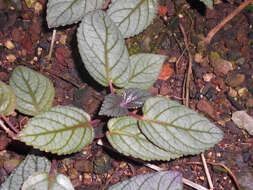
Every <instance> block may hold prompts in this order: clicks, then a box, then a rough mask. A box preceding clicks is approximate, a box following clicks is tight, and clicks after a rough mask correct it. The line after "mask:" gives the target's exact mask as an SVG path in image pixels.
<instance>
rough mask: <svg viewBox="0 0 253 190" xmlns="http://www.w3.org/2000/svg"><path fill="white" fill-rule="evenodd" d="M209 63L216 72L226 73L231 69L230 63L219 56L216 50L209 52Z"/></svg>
mask: <svg viewBox="0 0 253 190" xmlns="http://www.w3.org/2000/svg"><path fill="white" fill-rule="evenodd" d="M210 63H211V65H212V66H213V68H214V72H215V73H216V74H221V75H226V74H228V72H229V71H232V70H233V65H232V63H231V62H229V61H227V60H225V59H222V58H220V56H219V54H218V53H216V52H211V55H210Z"/></svg>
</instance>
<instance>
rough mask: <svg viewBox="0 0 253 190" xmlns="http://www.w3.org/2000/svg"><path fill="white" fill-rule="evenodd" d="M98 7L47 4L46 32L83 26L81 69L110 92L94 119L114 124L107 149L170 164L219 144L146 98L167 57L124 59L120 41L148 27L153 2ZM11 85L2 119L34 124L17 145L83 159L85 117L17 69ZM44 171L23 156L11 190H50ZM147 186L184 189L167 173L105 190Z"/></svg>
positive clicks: (184, 114)
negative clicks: (14, 116) (16, 117)
mask: <svg viewBox="0 0 253 190" xmlns="http://www.w3.org/2000/svg"><path fill="white" fill-rule="evenodd" d="M103 4H104V0H93V1H88V0H87V1H86V0H78V1H76V0H75V1H74V0H72V1H66V0H49V1H48V8H47V21H48V25H49V27H51V28H52V27H58V26H63V25H68V24H73V23H76V22H79V21H81V23H80V24H79V27H78V32H77V41H78V47H79V51H80V54H81V57H82V60H83V63H84V66H85V68H86V69H87V71H88V72H89V74H90V75H91V76H92V77H93V78H94V79H95V80H96V81H97V82H98V83H99V84H101V85H103V86H105V87H109V88H110V91H111V93H110V94H109V95H107V96H106V97H105V99H104V101H103V104H102V107H101V109H100V112H99V114H100V115H105V116H108V117H114V118H111V119H109V121H108V123H107V127H108V131H107V132H106V137H107V139H108V141H109V142H110V144H111V145H112V146H113V147H114V148H115V149H116V150H117V151H118V152H120V153H122V154H124V155H126V156H131V157H134V158H139V159H142V160H146V161H152V160H164V161H165V160H166V161H169V160H171V159H176V158H179V157H182V156H185V155H194V154H199V153H201V152H203V151H205V150H207V149H209V148H210V147H212V146H214V145H215V144H216V143H218V142H219V141H220V140H221V139H222V138H223V133H222V131H221V130H220V129H219V128H217V127H216V126H215V125H214V124H213V123H212V122H210V121H209V120H208V119H206V118H205V117H203V116H201V115H200V114H199V113H197V112H195V111H193V110H190V109H188V108H186V107H185V106H183V105H180V104H179V103H177V102H176V101H173V100H170V99H169V98H167V97H162V96H157V97H152V96H151V94H150V93H149V92H147V91H146V90H147V89H148V88H149V87H151V86H152V85H153V84H154V82H155V81H156V79H157V77H158V75H159V73H160V69H161V67H162V64H163V62H164V61H165V59H166V56H162V55H157V54H146V53H140V54H135V55H132V56H129V55H128V51H127V48H126V45H125V41H124V38H128V37H131V36H134V35H137V34H139V33H140V32H142V31H143V30H144V29H145V28H146V27H147V26H148V25H150V24H151V23H152V21H153V19H154V17H155V16H156V11H157V4H158V3H157V0H137V1H133V0H112V1H111V4H110V6H109V8H108V10H107V11H102V10H100V8H101V7H102V6H103ZM9 84H10V86H8V85H7V84H5V83H3V82H1V83H0V112H1V114H4V115H6V116H8V115H10V114H11V113H12V112H13V111H14V109H16V110H17V111H19V112H20V113H23V114H26V115H29V116H33V118H31V119H30V120H29V121H28V123H27V124H26V125H25V127H24V129H23V130H22V131H20V132H19V134H17V136H16V139H17V140H20V141H22V142H24V143H26V144H27V145H31V146H33V147H34V148H36V149H39V150H41V151H45V152H50V153H54V154H57V155H66V154H71V153H75V152H78V151H81V150H82V149H83V148H84V147H86V146H87V145H89V144H91V143H92V142H93V140H94V129H93V127H92V121H91V117H90V116H89V114H88V113H86V112H84V111H83V110H81V109H79V108H76V107H73V106H56V107H52V102H53V100H54V95H55V93H54V87H53V84H52V82H51V81H50V80H49V79H48V78H46V77H45V76H43V75H41V74H39V73H37V72H35V71H33V70H31V69H29V68H26V67H23V66H18V67H16V68H15V69H14V71H13V73H12V75H11V78H10V82H9ZM6 94H8V95H6ZM36 159H39V160H40V161H36V162H35V161H34V160H36ZM27 160H30V161H27ZM27 163H29V164H30V166H28V164H27ZM45 163H48V161H47V160H46V159H45V158H43V157H38V156H33V155H29V156H28V157H27V158H26V161H24V162H23V163H22V164H21V165H20V166H19V167H18V169H17V170H16V171H15V172H14V173H13V174H12V176H11V177H12V178H13V179H15V180H14V181H15V183H16V184H18V185H16V186H15V187H13V188H11V189H19V188H20V187H21V185H22V184H23V187H22V189H29V188H34V189H36V187H38V185H42V186H43V187H45V188H46V187H48V185H49V178H50V177H49V175H48V172H49V169H48V168H50V166H49V165H48V164H45ZM49 164H50V163H49ZM37 165H38V166H41V165H44V166H45V167H42V168H41V167H38V166H37ZM28 168H30V169H28ZM35 168H36V169H35ZM24 171H26V172H24ZM34 172H35V173H34ZM28 174H29V175H28ZM20 175H26V176H22V178H21V177H20ZM30 175H31V176H30ZM29 176H30V177H29ZM25 180H26V181H25ZM16 181H18V183H17V182H16ZM62 181H64V183H62ZM53 182H54V183H53V189H61V188H62V189H73V187H72V185H71V183H70V182H69V180H68V179H67V178H66V177H64V176H62V175H58V174H55V178H54V181H53ZM137 182H138V183H137ZM138 184H139V185H138ZM150 184H152V186H153V187H152V188H153V189H168V188H169V189H182V176H181V174H179V173H177V172H172V171H169V172H160V173H155V174H147V175H142V176H137V177H135V178H132V179H130V180H128V181H125V182H123V183H120V184H116V185H115V186H112V187H110V189H122V187H123V186H124V187H127V188H128V189H131V187H132V185H134V186H135V187H136V189H137V188H138V187H140V186H141V185H142V186H143V187H147V188H146V189H149V186H150ZM147 185H148V186H147ZM12 186H13V180H7V181H6V182H5V184H3V186H2V188H5V189H8V188H9V187H12ZM7 187H8V188H7Z"/></svg>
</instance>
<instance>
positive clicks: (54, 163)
mask: <svg viewBox="0 0 253 190" xmlns="http://www.w3.org/2000/svg"><path fill="white" fill-rule="evenodd" d="M55 167H56V160H55V159H53V160H52V164H51V169H50V173H49V185H48V190H52V187H53V182H54V173H55V172H54V170H55Z"/></svg>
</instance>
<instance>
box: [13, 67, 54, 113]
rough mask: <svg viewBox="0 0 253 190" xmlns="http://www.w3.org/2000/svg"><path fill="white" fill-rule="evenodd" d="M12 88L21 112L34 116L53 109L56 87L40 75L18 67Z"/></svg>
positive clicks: (14, 72) (15, 70) (14, 74)
mask: <svg viewBox="0 0 253 190" xmlns="http://www.w3.org/2000/svg"><path fill="white" fill-rule="evenodd" d="M10 86H11V87H12V89H13V90H14V92H15V94H16V97H17V110H18V111H19V112H21V113H23V114H26V115H31V116H34V115H37V114H39V113H41V112H44V111H47V110H48V109H50V108H51V106H52V103H53V100H54V93H55V92H54V86H53V83H52V82H51V81H50V80H49V79H48V78H46V77H45V76H43V75H41V74H40V73H38V72H36V71H34V70H32V69H29V68H27V67H24V66H18V67H16V68H15V69H14V71H13V73H12V75H11V78H10Z"/></svg>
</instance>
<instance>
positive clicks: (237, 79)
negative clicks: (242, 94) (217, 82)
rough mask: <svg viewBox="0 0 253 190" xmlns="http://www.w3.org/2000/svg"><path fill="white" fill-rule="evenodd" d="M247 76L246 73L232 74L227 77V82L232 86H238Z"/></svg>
mask: <svg viewBox="0 0 253 190" xmlns="http://www.w3.org/2000/svg"><path fill="white" fill-rule="evenodd" d="M245 78H246V77H245V75H244V74H236V75H235V76H234V75H231V76H229V77H227V78H226V82H227V84H228V85H229V86H231V87H238V86H240V85H241V84H242V83H243V82H244V81H245Z"/></svg>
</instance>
